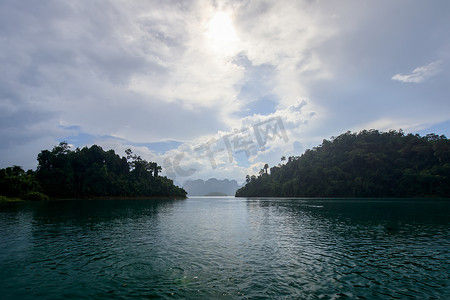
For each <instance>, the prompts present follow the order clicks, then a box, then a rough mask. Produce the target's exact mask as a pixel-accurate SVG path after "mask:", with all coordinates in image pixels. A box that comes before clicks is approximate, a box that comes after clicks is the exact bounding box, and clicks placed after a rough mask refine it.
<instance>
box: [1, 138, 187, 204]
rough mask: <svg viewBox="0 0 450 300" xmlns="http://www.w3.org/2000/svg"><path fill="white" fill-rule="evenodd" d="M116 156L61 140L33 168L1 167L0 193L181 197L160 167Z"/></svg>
mask: <svg viewBox="0 0 450 300" xmlns="http://www.w3.org/2000/svg"><path fill="white" fill-rule="evenodd" d="M126 154H127V156H126V157H120V156H119V155H117V154H116V153H115V152H114V150H109V151H104V150H103V149H102V148H101V147H100V146H97V145H93V146H91V147H90V148H88V147H84V148H82V149H79V148H77V149H75V150H71V149H70V147H69V145H68V144H67V143H66V142H62V143H60V144H59V145H58V146H55V147H54V148H53V149H52V150H51V151H50V150H43V151H41V153H39V155H38V157H37V160H38V167H37V169H36V171H33V170H28V171H27V172H25V171H24V170H23V169H22V168H21V167H19V166H13V167H9V168H5V169H1V170H0V195H2V196H6V197H20V198H22V199H30V200H33V199H36V200H38V199H40V198H43V199H45V198H46V197H45V195H48V196H50V197H52V198H90V197H106V198H107V197H160V196H165V197H186V191H185V190H184V189H182V188H179V187H177V186H175V185H174V184H173V181H172V180H170V179H168V178H167V177H161V176H159V175H158V173H159V172H160V171H161V167H160V166H158V165H157V164H156V163H155V162H148V161H146V160H144V159H142V158H141V157H139V156H137V155H135V154H133V153H132V151H131V150H129V149H128V150H127V151H126Z"/></svg>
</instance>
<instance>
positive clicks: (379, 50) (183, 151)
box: [0, 0, 450, 184]
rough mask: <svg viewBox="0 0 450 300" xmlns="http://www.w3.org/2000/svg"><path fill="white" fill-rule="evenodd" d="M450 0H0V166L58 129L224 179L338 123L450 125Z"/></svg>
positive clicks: (172, 169)
mask: <svg viewBox="0 0 450 300" xmlns="http://www.w3.org/2000/svg"><path fill="white" fill-rule="evenodd" d="M448 32H450V2H449V1H447V0H433V1H418V0H396V1H392V0H380V1H368V0H342V1H322V0H320V1H319V0H316V1H315V0H305V1H301V0H284V1H251V0H240V1H207V0H205V1H196V0H192V1H181V0H180V1H176V0H164V1H163V0H160V1H153V0H145V1H144V0H141V1H138V0H136V1H120V0H117V1H96V0H92V1H56V0H55V1H48V0H42V1H31V0H29V1H27V0H22V1H16V0H0V71H1V73H0V74H1V75H0V76H1V77H0V168H4V167H8V166H12V165H20V166H22V167H23V168H24V169H35V168H36V167H37V160H36V158H37V154H38V153H40V151H41V150H44V149H52V148H53V147H54V146H55V145H57V144H59V142H62V141H67V142H68V143H69V144H70V145H71V146H72V149H75V148H76V147H79V148H82V147H85V146H88V147H89V146H91V145H93V144H97V145H99V146H101V147H103V149H105V150H109V149H114V150H115V151H116V153H117V154H119V155H121V156H124V155H125V152H124V151H125V149H127V148H130V149H132V150H133V152H134V153H135V154H137V155H140V156H141V157H142V158H143V159H146V160H149V161H155V162H157V163H158V164H160V165H162V169H163V172H162V174H163V175H166V176H168V177H169V178H172V179H174V181H175V182H176V183H177V184H182V183H183V182H184V181H186V180H188V179H208V178H211V177H215V178H218V179H225V178H227V179H235V180H237V181H238V182H240V183H242V182H243V181H244V179H245V175H247V174H250V175H251V174H258V171H259V170H260V169H261V168H262V167H263V166H264V164H265V163H267V164H269V166H274V165H277V164H278V163H280V158H281V157H282V156H285V157H289V156H292V155H296V156H297V155H301V154H302V153H303V152H304V151H305V150H306V149H309V148H312V147H314V146H317V145H319V144H320V143H321V142H322V140H323V139H330V138H331V137H332V136H338V135H339V134H341V133H344V132H346V131H348V130H350V131H352V132H358V131H360V130H363V129H377V130H380V131H388V130H399V129H402V130H403V131H404V132H406V133H409V132H411V133H419V134H421V135H424V134H427V133H431V132H433V133H436V134H439V135H441V134H444V135H446V136H450V101H449V100H450V99H449V95H450V35H449V34H448Z"/></svg>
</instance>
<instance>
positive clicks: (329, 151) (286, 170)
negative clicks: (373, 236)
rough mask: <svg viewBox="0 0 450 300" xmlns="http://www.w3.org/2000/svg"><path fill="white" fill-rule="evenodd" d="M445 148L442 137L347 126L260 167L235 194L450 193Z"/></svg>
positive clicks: (446, 143)
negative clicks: (300, 151) (277, 162)
mask: <svg viewBox="0 0 450 300" xmlns="http://www.w3.org/2000/svg"><path fill="white" fill-rule="evenodd" d="M449 153H450V141H449V140H448V139H447V138H446V137H445V136H437V135H435V134H429V135H426V136H425V137H421V136H420V135H418V134H416V135H413V134H408V135H405V134H404V133H403V132H402V131H395V130H391V131H389V132H380V131H378V130H363V131H361V132H359V133H352V132H350V131H348V132H346V133H343V134H341V135H339V136H338V137H332V138H331V141H329V140H323V142H322V144H321V145H318V146H317V147H314V148H313V149H307V150H306V151H305V152H304V153H303V154H302V155H301V156H289V158H288V161H287V163H286V164H284V165H281V164H280V165H279V166H278V167H273V168H271V172H270V175H269V174H267V168H266V166H264V168H263V169H261V170H260V172H259V177H258V178H256V176H254V175H252V177H251V178H255V179H254V180H251V181H250V182H247V183H246V185H245V186H244V187H242V188H241V189H239V190H238V191H237V193H236V195H237V196H280V197H450V155H449ZM282 161H283V160H282ZM263 175H264V176H263Z"/></svg>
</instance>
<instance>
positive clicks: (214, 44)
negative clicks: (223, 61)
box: [206, 11, 238, 55]
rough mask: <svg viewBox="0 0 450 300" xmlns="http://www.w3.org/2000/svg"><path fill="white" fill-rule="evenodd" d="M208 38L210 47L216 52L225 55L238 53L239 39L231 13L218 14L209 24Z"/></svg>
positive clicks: (222, 12) (220, 12)
mask: <svg viewBox="0 0 450 300" xmlns="http://www.w3.org/2000/svg"><path fill="white" fill-rule="evenodd" d="M206 36H207V43H208V45H209V46H210V47H211V48H212V49H213V50H214V51H216V52H218V53H221V54H223V55H231V54H234V52H235V51H236V47H237V42H238V37H237V34H236V30H235V29H234V26H233V20H232V18H231V14H230V13H228V12H224V11H218V12H216V13H215V14H214V15H213V16H212V18H211V20H210V21H209V22H208V27H207V31H206Z"/></svg>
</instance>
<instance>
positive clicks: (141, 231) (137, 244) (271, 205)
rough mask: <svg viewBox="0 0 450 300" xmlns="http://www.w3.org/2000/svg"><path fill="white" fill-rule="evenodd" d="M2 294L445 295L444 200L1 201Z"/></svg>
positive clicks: (448, 250) (448, 223)
mask: <svg viewBox="0 0 450 300" xmlns="http://www.w3.org/2000/svg"><path fill="white" fill-rule="evenodd" d="M0 232H1V233H0V293H1V294H0V298H1V299H70V298H72V299H80V298H86V299H130V298H137V299H146V298H167V299H186V298H187V299H246V298H251V299H265V298H276V299H279V298H281V299H340V298H342V299H352V298H354V299H450V286H449V285H450V279H449V274H450V263H449V261H450V202H449V201H441V200H431V199H430V200H360V201H357V200H336V199H334V200H332V199H329V200H327V199H323V200H318V199H315V200H308V199H245V198H236V199H235V198H233V197H228V198H227V197H219V198H217V197H214V198H202V197H198V198H189V199H186V200H107V201H97V200H90V201H51V202H42V203H11V204H0Z"/></svg>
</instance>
